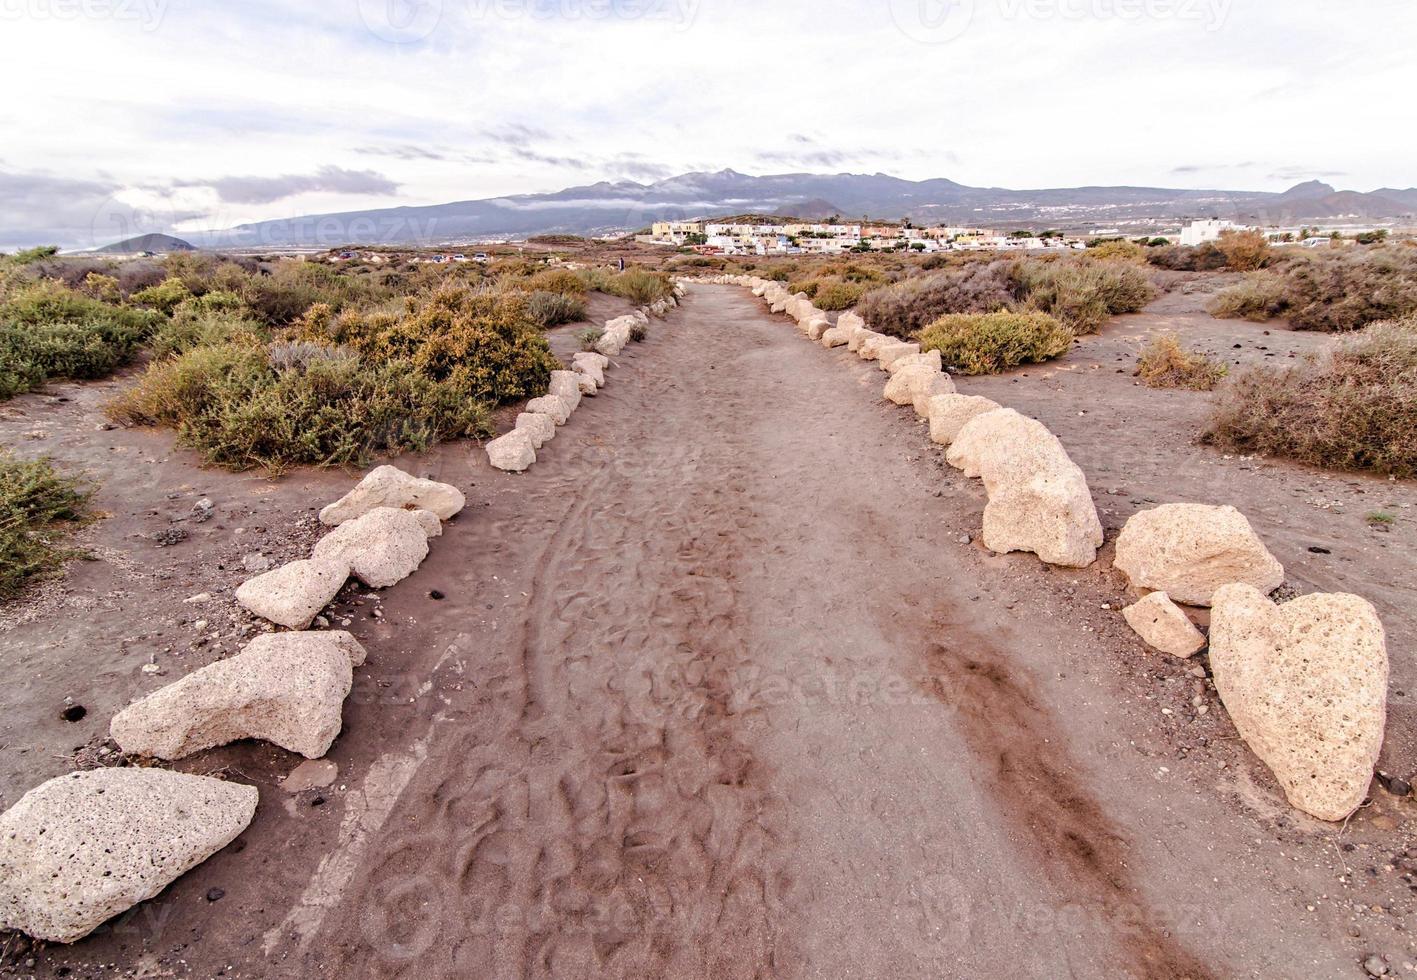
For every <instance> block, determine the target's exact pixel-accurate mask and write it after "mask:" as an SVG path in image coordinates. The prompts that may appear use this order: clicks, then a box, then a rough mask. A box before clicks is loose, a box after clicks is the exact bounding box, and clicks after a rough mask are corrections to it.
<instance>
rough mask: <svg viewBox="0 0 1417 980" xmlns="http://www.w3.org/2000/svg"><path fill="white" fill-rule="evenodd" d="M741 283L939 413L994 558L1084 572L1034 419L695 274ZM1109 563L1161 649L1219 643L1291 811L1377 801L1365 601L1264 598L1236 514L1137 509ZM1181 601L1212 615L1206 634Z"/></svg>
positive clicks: (887, 340)
mask: <svg viewBox="0 0 1417 980" xmlns="http://www.w3.org/2000/svg"><path fill="white" fill-rule="evenodd" d="M691 281H696V282H706V283H712V284H719V285H734V286H743V287H747V288H749V289H751V290H752V291H753V294H754V295H756V296H758V297H760V298H762V300H763V301H764V302H765V303H767V304H769V306H770V308H771V310H772V312H774V313H785V314H787V315H788V316H790V317H791V318H792V319H793V320H795V321H796V323H797V326H798V328H799V329H800V330H801V331H802V333H804V334H805V335H806V336H807V338H808V339H810V340H813V341H816V342H817V343H819V344H821V345H822V346H823V347H826V348H828V349H831V348H835V347H842V346H844V347H846V348H847V349H848V350H849V351H853V352H855V353H857V354H858V355H859V356H860V357H861V358H862V359H864V360H874V361H876V362H877V363H878V364H879V366H880V367H881V369H882V370H884V371H886V372H887V373H888V374H889V375H890V378H889V380H888V381H887V382H886V385H885V391H884V393H883V395H884V397H885V398H886V399H888V400H890V401H892V402H894V403H896V404H898V405H911V406H913V407H914V409H915V411H916V412H917V413H918V414H919V415H920V416H922V417H924V418H926V419H928V420H929V423H930V438H931V440H932V441H934V442H935V443H938V444H940V445H942V446H946V447H948V449H947V452H946V460H947V461H948V462H949V463H950V464H951V465H952V466H954V467H956V468H958V469H960V470H962V471H963V472H964V474H965V475H966V476H969V477H978V478H980V479H982V480H983V482H984V488H985V491H986V493H987V495H988V504H987V505H986V506H985V508H984V514H983V530H982V535H981V537H982V541H983V543H984V546H985V547H986V548H988V549H990V550H991V551H995V552H998V553H1006V552H1011V551H1027V552H1032V553H1034V554H1035V555H1037V556H1038V557H1039V559H1041V560H1042V561H1044V562H1047V563H1049V564H1054V565H1062V566H1067V567H1085V566H1087V565H1090V564H1092V563H1093V562H1094V561H1096V559H1097V550H1098V548H1100V547H1101V546H1102V544H1103V529H1102V524H1101V522H1100V521H1099V519H1098V516H1097V510H1096V507H1095V505H1094V503H1093V500H1092V494H1091V491H1090V489H1089V488H1088V484H1087V478H1086V476H1085V475H1084V473H1083V471H1082V469H1081V468H1080V467H1078V466H1077V465H1076V464H1075V463H1074V462H1073V461H1072V460H1071V459H1070V458H1069V457H1068V454H1067V452H1066V450H1065V449H1064V448H1063V445H1062V443H1061V442H1060V441H1059V440H1058V439H1057V437H1055V436H1054V435H1053V434H1052V433H1051V432H1049V431H1048V429H1047V428H1046V427H1045V426H1044V425H1043V424H1042V423H1041V422H1039V421H1037V420H1036V419H1032V418H1028V417H1026V416H1024V415H1022V414H1020V413H1019V412H1017V411H1015V410H1013V409H1011V408H1005V407H1002V406H1000V405H998V404H997V403H995V402H993V401H991V400H989V399H987V398H979V397H975V396H969V395H962V394H959V393H958V392H957V391H956V390H955V386H954V383H953V381H952V380H951V378H950V376H949V375H948V374H947V373H945V372H944V370H943V365H942V363H941V359H940V352H939V351H937V350H936V351H928V352H922V351H921V349H920V345H919V344H917V343H911V342H907V341H903V340H901V339H899V338H897V337H893V336H889V335H887V334H883V333H878V332H876V331H873V330H870V329H868V328H867V327H866V324H865V322H864V321H863V320H862V319H861V317H859V316H857V315H856V314H854V313H844V314H842V315H841V316H840V317H838V319H837V321H836V323H835V325H833V324H832V323H831V321H830V318H829V317H828V315H827V314H826V313H825V312H824V311H822V310H819V309H817V308H816V307H815V306H814V305H813V303H812V301H811V298H810V297H808V296H807V295H806V294H805V293H797V294H792V293H790V292H789V291H788V289H787V288H786V287H785V286H784V285H783V284H782V283H780V282H776V281H773V280H767V279H761V278H757V277H751V276H715V277H709V278H701V279H696V280H691ZM1115 550H1116V554H1115V558H1114V559H1113V564H1114V566H1115V567H1116V568H1118V569H1120V570H1121V571H1122V572H1123V573H1124V574H1126V576H1127V578H1128V579H1129V581H1130V583H1131V586H1132V587H1133V589H1134V590H1135V591H1136V593H1137V594H1138V595H1139V596H1140V599H1139V601H1138V602H1136V603H1135V604H1134V605H1131V606H1128V607H1127V608H1126V609H1124V610H1122V615H1123V616H1124V617H1125V619H1126V621H1127V623H1128V624H1130V625H1131V626H1132V628H1133V629H1134V630H1135V631H1136V632H1137V633H1138V634H1139V635H1140V636H1141V637H1142V639H1143V640H1145V641H1146V642H1147V643H1148V644H1150V645H1151V646H1153V647H1155V648H1157V649H1159V650H1161V651H1163V652H1166V653H1169V654H1172V655H1174V656H1178V657H1189V656H1192V655H1194V654H1196V653H1198V652H1199V651H1201V650H1202V649H1204V648H1205V647H1206V646H1207V643H1208V644H1209V647H1210V667H1211V671H1212V674H1213V678H1214V681H1215V687H1216V691H1217V692H1218V693H1219V695H1220V699H1221V702H1222V703H1223V704H1224V705H1225V708H1226V710H1227V711H1228V712H1229V714H1230V717H1231V720H1232V721H1233V722H1234V724H1235V727H1236V729H1237V730H1238V731H1239V732H1240V735H1241V737H1242V738H1244V740H1245V742H1246V743H1247V744H1248V745H1249V746H1250V748H1251V749H1252V750H1253V751H1254V752H1255V754H1256V755H1257V756H1258V757H1259V758H1260V760H1261V761H1263V762H1264V763H1265V764H1266V765H1267V766H1268V767H1269V768H1270V770H1271V771H1272V772H1273V773H1274V775H1275V777H1276V778H1277V779H1278V781H1279V783H1280V785H1281V786H1282V787H1283V789H1284V792H1285V795H1286V796H1287V797H1288V799H1289V802H1290V803H1291V804H1292V805H1293V806H1295V807H1297V808H1298V809H1300V810H1303V811H1305V812H1306V813H1310V814H1312V815H1314V816H1316V817H1319V818H1320V819H1324V820H1343V819H1345V818H1346V817H1347V816H1348V815H1349V814H1351V813H1352V812H1353V811H1354V810H1355V809H1356V808H1357V807H1358V806H1359V805H1360V804H1361V803H1362V802H1363V799H1364V797H1365V796H1366V795H1367V791H1368V786H1369V783H1370V781H1371V779H1372V774H1373V767H1374V766H1375V765H1376V764H1377V759H1378V753H1379V751H1380V749H1381V747H1382V739H1383V730H1384V727H1385V724H1386V718H1387V680H1388V656H1387V647H1386V639H1385V635H1384V631H1383V627H1382V623H1381V622H1380V621H1379V619H1378V615H1377V612H1376V610H1375V609H1374V608H1373V606H1372V604H1371V603H1369V602H1368V601H1367V600H1365V599H1362V598H1360V597H1359V596H1355V595H1347V594H1340V593H1333V594H1314V595H1306V596H1302V597H1300V598H1298V599H1294V600H1293V601H1290V602H1285V603H1283V604H1276V603H1275V602H1273V601H1271V600H1270V599H1269V593H1271V592H1273V591H1274V590H1275V589H1276V588H1278V587H1279V586H1280V585H1281V584H1283V582H1284V569H1283V567H1282V566H1281V565H1280V563H1279V562H1278V561H1277V560H1276V559H1275V558H1274V556H1273V555H1271V554H1270V553H1269V550H1268V549H1267V548H1266V547H1265V545H1264V543H1263V542H1262V541H1261V540H1260V538H1259V536H1258V535H1257V534H1256V533H1255V532H1254V529H1253V528H1252V527H1251V526H1250V523H1249V521H1248V520H1246V519H1245V517H1244V515H1243V514H1241V513H1240V512H1239V511H1237V510H1236V509H1235V508H1233V507H1229V506H1211V505H1206V504H1194V503H1171V504H1162V505H1160V506H1158V507H1154V508H1151V509H1149V510H1144V511H1141V512H1139V513H1137V514H1135V515H1134V516H1133V517H1132V518H1131V519H1130V520H1128V521H1127V523H1126V526H1125V527H1124V528H1123V529H1122V531H1121V533H1120V534H1119V535H1118V537H1117V539H1116V549H1115ZM1177 603H1181V604H1185V605H1190V606H1209V607H1211V625H1210V635H1209V638H1208V640H1207V637H1206V636H1205V635H1204V634H1202V633H1201V631H1200V630H1199V629H1197V628H1196V626H1195V625H1194V624H1193V623H1192V621H1191V619H1190V618H1189V617H1188V616H1187V615H1186V613H1185V611H1184V610H1183V609H1182V608H1181V607H1180V606H1179V605H1177Z"/></svg>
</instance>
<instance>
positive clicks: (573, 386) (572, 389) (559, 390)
mask: <svg viewBox="0 0 1417 980" xmlns="http://www.w3.org/2000/svg"><path fill="white" fill-rule="evenodd" d="M550 385H551V386H550V389H549V391H548V392H547V394H551V395H556V396H558V397H560V398H561V399H563V400H564V401H565V402H566V404H567V405H570V406H571V411H573V412H574V411H575V410H576V407H577V406H578V405H580V403H581V382H580V379H579V378H577V377H576V372H574V371H552V372H551V382H550Z"/></svg>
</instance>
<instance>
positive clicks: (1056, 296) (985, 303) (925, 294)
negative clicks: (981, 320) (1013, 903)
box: [857, 242, 1156, 337]
mask: <svg viewBox="0 0 1417 980" xmlns="http://www.w3.org/2000/svg"><path fill="white" fill-rule="evenodd" d="M1125 244H1128V245H1130V244H1131V243H1130V242H1127V243H1125ZM1155 295H1156V293H1155V290H1154V289H1153V288H1152V286H1151V282H1150V281H1149V280H1148V279H1147V276H1146V271H1145V269H1144V268H1143V267H1141V266H1140V265H1138V264H1135V263H1132V262H1127V261H1115V260H1106V259H1104V260H1098V259H1094V258H1090V257H1087V256H1082V257H1078V258H1067V259H1021V260H1009V259H997V260H994V261H980V260H973V261H966V262H963V263H961V264H959V265H956V266H953V267H947V268H945V269H943V270H940V271H937V272H933V273H929V274H927V275H922V276H917V277H915V278H911V279H905V280H904V281H902V282H899V283H896V284H894V285H892V286H887V287H884V288H882V289H877V290H875V291H873V292H871V293H869V294H867V295H866V296H865V297H864V298H863V299H862V300H861V302H860V303H859V304H858V305H857V310H858V312H860V313H861V315H862V316H863V317H864V318H865V320H866V322H867V324H868V325H869V326H870V327H871V328H872V329H873V330H879V331H880V332H882V333H889V334H892V335H894V336H897V337H910V336H913V335H915V334H916V333H918V332H919V331H921V330H923V329H924V328H925V327H926V326H928V325H930V324H931V323H933V322H935V321H936V320H937V319H939V318H940V317H941V316H944V315H945V314H948V313H993V312H997V311H1000V310H1012V311H1016V312H1026V311H1029V310H1037V311H1040V312H1043V313H1049V314H1051V315H1053V316H1054V317H1056V318H1057V319H1058V320H1060V321H1062V322H1063V323H1064V324H1065V325H1067V326H1068V327H1069V328H1070V329H1071V330H1072V331H1073V333H1074V334H1085V333H1091V332H1092V331H1094V330H1096V329H1097V328H1098V327H1099V326H1101V325H1102V324H1103V323H1105V322H1106V320H1107V318H1108V317H1110V316H1114V315H1116V314H1119V313H1132V312H1135V311H1137V310H1139V309H1141V308H1142V307H1143V306H1145V305H1146V304H1147V303H1148V302H1150V301H1151V299H1152V297H1153V296H1155Z"/></svg>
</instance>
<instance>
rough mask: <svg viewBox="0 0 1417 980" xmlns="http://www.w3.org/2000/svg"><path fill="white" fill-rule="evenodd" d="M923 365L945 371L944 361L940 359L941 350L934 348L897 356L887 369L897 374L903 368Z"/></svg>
mask: <svg viewBox="0 0 1417 980" xmlns="http://www.w3.org/2000/svg"><path fill="white" fill-rule="evenodd" d="M921 366H924V367H928V368H930V369H931V370H933V371H943V370H944V369H945V366H944V363H943V362H942V361H941V359H940V352H939V351H937V350H932V351H927V352H925V353H923V354H922V353H918V352H917V353H915V354H906V355H905V356H903V357H897V358H895V359H893V360H892V361H891V362H890V363H889V364H887V365H886V370H887V371H889V372H890V373H891V374H895V373H896V372H897V371H899V370H901V369H902V368H908V367H921Z"/></svg>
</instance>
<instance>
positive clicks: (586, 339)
mask: <svg viewBox="0 0 1417 980" xmlns="http://www.w3.org/2000/svg"><path fill="white" fill-rule="evenodd" d="M604 336H605V331H604V330H602V329H601V328H600V327H586V328H585V329H584V330H577V331H576V340H577V342H579V343H580V345H581V350H585V351H593V350H595V345H596V344H598V343H600V338H601V337H604Z"/></svg>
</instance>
